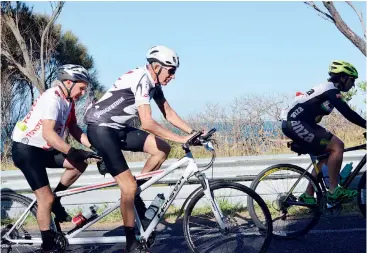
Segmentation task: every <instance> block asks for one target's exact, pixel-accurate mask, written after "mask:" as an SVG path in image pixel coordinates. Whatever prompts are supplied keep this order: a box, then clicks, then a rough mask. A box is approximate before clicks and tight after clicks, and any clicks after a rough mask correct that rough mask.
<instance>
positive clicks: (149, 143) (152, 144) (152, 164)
mask: <svg viewBox="0 0 367 253" xmlns="http://www.w3.org/2000/svg"><path fill="white" fill-rule="evenodd" d="M170 151H171V147H170V145H169V144H168V143H167V142H165V141H164V140H162V139H160V138H158V137H156V136H154V135H152V134H150V135H149V136H148V137H147V139H146V140H145V143H144V152H146V153H149V154H151V157H149V159H148V160H147V162H146V163H145V165H144V168H143V170H142V173H146V172H149V171H153V170H157V169H159V168H160V167H161V165H162V163H163V162H164V161H165V160H166V159H167V157H168V154H169V152H170Z"/></svg>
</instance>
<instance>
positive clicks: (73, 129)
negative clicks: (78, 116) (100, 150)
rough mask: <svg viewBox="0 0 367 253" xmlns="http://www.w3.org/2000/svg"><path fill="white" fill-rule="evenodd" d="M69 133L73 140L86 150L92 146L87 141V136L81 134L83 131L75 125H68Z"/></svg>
mask: <svg viewBox="0 0 367 253" xmlns="http://www.w3.org/2000/svg"><path fill="white" fill-rule="evenodd" d="M69 133H70V134H71V136H73V137H74V138H75V140H77V141H78V142H80V143H81V144H83V145H84V146H86V147H88V148H90V147H91V146H92V145H91V144H90V142H89V140H88V137H87V135H86V134H85V133H84V132H83V130H82V129H81V128H80V127H79V126H78V124H77V123H70V125H69Z"/></svg>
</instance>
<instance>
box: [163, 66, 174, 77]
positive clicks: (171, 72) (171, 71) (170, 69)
mask: <svg viewBox="0 0 367 253" xmlns="http://www.w3.org/2000/svg"><path fill="white" fill-rule="evenodd" d="M162 67H163V68H165V69H167V71H168V74H169V75H170V76H173V75H174V74H176V68H175V67H172V68H167V67H165V66H162Z"/></svg>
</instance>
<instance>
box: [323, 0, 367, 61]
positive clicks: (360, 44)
mask: <svg viewBox="0 0 367 253" xmlns="http://www.w3.org/2000/svg"><path fill="white" fill-rule="evenodd" d="M323 4H324V6H325V8H326V9H327V10H328V11H329V13H330V15H331V16H332V17H333V19H334V21H335V26H336V27H337V28H338V30H339V31H340V32H341V33H343V34H344V36H345V37H347V38H348V39H349V40H350V41H351V42H352V43H353V44H354V45H355V46H356V47H357V48H358V49H359V50H360V51H361V52H362V53H363V54H364V55H365V56H367V53H366V41H364V40H363V39H362V38H361V37H360V36H358V35H357V34H356V33H355V32H353V31H352V29H350V28H349V26H348V25H347V24H346V23H345V22H344V21H343V19H342V18H341V16H340V14H339V12H338V11H337V10H336V8H335V6H334V4H333V2H331V1H327V2H323Z"/></svg>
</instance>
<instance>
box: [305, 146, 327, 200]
mask: <svg viewBox="0 0 367 253" xmlns="http://www.w3.org/2000/svg"><path fill="white" fill-rule="evenodd" d="M325 153H326V152H325ZM326 162H327V160H326V159H324V160H321V161H319V162H318V163H317V168H319V170H321V168H322V166H323V165H324V164H325V163H326ZM311 175H312V176H313V177H314V178H315V179H316V180H317V173H316V170H315V168H313V169H312V172H311ZM306 193H307V195H308V196H313V195H314V193H315V191H314V189H313V187H312V185H311V183H309V184H308V186H307V190H306Z"/></svg>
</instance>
